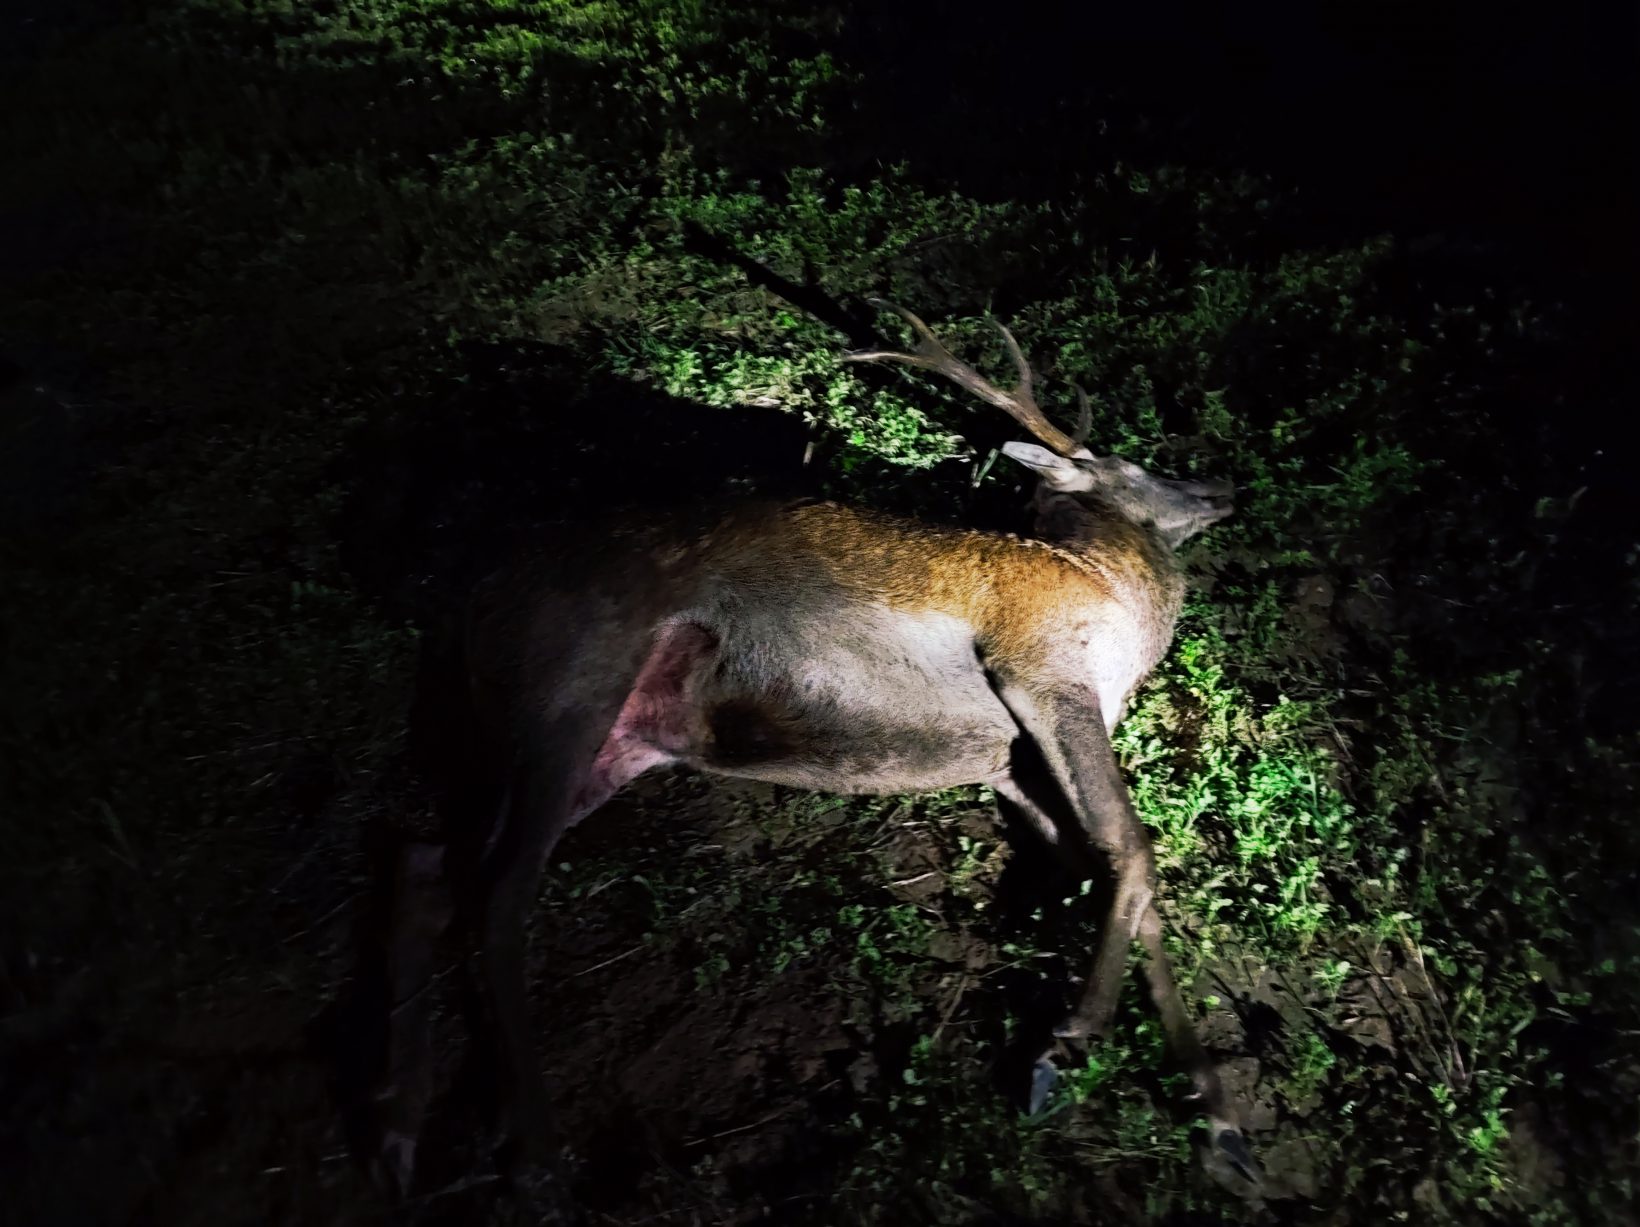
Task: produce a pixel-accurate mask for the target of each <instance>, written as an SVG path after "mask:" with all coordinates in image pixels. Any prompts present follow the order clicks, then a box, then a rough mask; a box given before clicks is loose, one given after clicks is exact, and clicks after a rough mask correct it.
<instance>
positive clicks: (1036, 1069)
mask: <svg viewBox="0 0 1640 1227" xmlns="http://www.w3.org/2000/svg"><path fill="white" fill-rule="evenodd" d="M1058 1085H1059V1071H1058V1070H1057V1069H1055V1068H1054V1063H1053V1062H1052V1061H1050V1060H1048V1058H1047V1057H1045V1056H1042V1057H1038V1058H1037V1059H1036V1063H1035V1064H1034V1065H1032V1066H1031V1089H1030V1092H1029V1093H1028V1094H1027V1095H1026V1097H1025V1115H1026V1116H1040V1115H1041V1114H1042V1109H1043V1108H1045V1107H1047V1106H1048V1098H1049V1096H1051V1095H1052V1094H1053V1089H1054V1087H1056V1086H1058Z"/></svg>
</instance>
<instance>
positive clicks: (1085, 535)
mask: <svg viewBox="0 0 1640 1227" xmlns="http://www.w3.org/2000/svg"><path fill="white" fill-rule="evenodd" d="M1056 514H1057V516H1058V518H1059V519H1060V520H1061V521H1062V523H1061V525H1060V527H1061V529H1062V530H1063V529H1065V528H1074V530H1075V531H1074V532H1073V533H1072V534H1071V535H1070V536H1069V537H1068V538H1067V539H1065V540H1063V541H1062V542H1060V543H1057V544H1050V543H1048V542H1046V541H1044V540H1040V539H1038V540H1029V539H1027V540H1021V539H1019V538H1017V537H1010V536H1003V535H1000V534H988V533H979V532H972V531H963V530H958V529H948V528H938V527H933V526H930V525H926V524H921V523H917V522H915V521H907V520H901V519H898V518H894V517H889V516H883V515H877V514H873V513H871V512H867V511H863V510H860V509H857V508H852V507H846V506H840V505H837V504H832V503H806V504H795V505H763V506H758V505H753V506H750V507H744V508H739V509H736V510H733V511H729V512H727V513H725V514H724V516H723V518H722V519H720V520H718V521H717V522H715V523H712V524H710V525H709V526H707V527H705V528H703V529H701V530H698V531H697V532H695V533H693V534H691V535H689V536H685V537H682V538H681V539H680V538H679V537H676V536H669V535H665V533H664V530H662V531H661V532H651V533H646V534H641V535H640V537H639V539H638V540H637V541H635V542H634V543H633V544H634V545H635V546H636V547H637V548H639V549H643V550H646V551H648V552H649V554H650V557H649V559H647V560H646V561H647V565H646V566H645V567H644V568H643V570H644V571H645V572H646V574H647V577H648V579H647V584H646V586H645V588H644V589H643V590H642V591H644V597H643V600H642V603H641V604H639V605H638V607H637V608H633V607H632V605H631V603H630V602H629V601H628V598H629V596H630V594H631V593H632V592H633V591H634V589H633V588H632V587H631V586H630V585H631V578H632V577H631V575H630V573H629V570H628V567H629V565H630V561H631V560H630V558H627V557H616V558H614V559H608V558H607V555H606V561H604V562H603V563H602V564H601V565H599V564H594V565H593V566H592V567H590V568H587V569H579V568H578V569H577V570H578V571H579V572H580V573H579V574H577V576H576V582H575V584H574V587H573V589H572V590H568V591H560V590H558V589H557V587H556V586H555V583H554V581H555V580H556V581H557V583H558V584H561V583H562V580H561V579H560V578H559V577H560V576H561V575H562V573H563V571H562V566H561V563H560V565H559V566H557V567H553V566H551V565H549V566H548V567H546V568H545V569H544V571H537V567H539V564H535V565H533V566H530V567H527V568H526V569H525V571H524V573H523V574H522V575H520V574H518V573H505V574H502V575H500V576H497V577H495V578H493V579H492V580H491V581H490V584H489V585H487V587H488V588H489V589H490V591H492V592H493V593H494V594H496V595H495V597H493V598H491V599H492V600H495V599H496V598H499V602H498V603H497V604H496V606H495V609H496V610H499V611H500V612H499V616H498V614H497V613H496V612H491V611H490V610H487V609H486V608H485V605H486V601H485V599H484V597H483V596H481V598H480V601H479V603H478V606H477V610H476V613H475V618H474V622H473V634H472V638H471V641H470V644H469V653H470V659H471V660H472V662H473V669H474V680H475V686H476V687H477V691H478V693H479V694H480V695H481V696H483V698H482V699H481V703H482V705H483V707H486V708H488V709H489V719H490V720H491V721H492V722H493V723H494V725H495V726H496V727H505V726H508V725H510V724H512V723H513V721H514V720H515V718H516V716H515V713H516V712H517V711H518V709H519V708H521V707H529V706H531V705H532V702H533V703H534V705H535V707H536V710H539V703H538V702H536V701H537V700H539V697H540V695H541V694H543V693H557V694H558V695H559V696H560V700H559V701H561V702H569V703H577V702H579V701H580V696H578V695H576V694H575V693H574V688H573V686H570V687H569V688H568V689H567V690H566V689H565V687H564V684H563V683H562V682H561V681H560V682H559V683H558V684H557V685H556V686H554V687H553V688H552V689H551V690H549V689H548V686H549V683H548V680H547V678H546V677H545V676H536V675H534V672H533V670H535V669H540V668H542V667H543V666H544V667H545V668H546V669H548V670H550V668H551V665H550V662H549V661H543V660H541V659H540V658H538V657H532V656H530V655H529V654H527V653H526V654H525V656H524V658H523V659H519V657H518V648H519V646H520V639H519V634H520V629H521V628H519V627H518V626H517V625H516V623H515V622H513V621H511V620H509V618H508V614H507V611H509V610H512V609H516V608H517V606H516V604H515V602H517V600H518V599H519V596H520V591H519V590H520V587H524V588H525V589H526V590H527V589H528V586H529V585H530V584H531V583H536V584H541V585H543V589H544V590H540V591H537V592H536V593H535V595H534V596H533V598H527V599H531V600H533V601H534V603H535V608H536V613H537V616H542V615H544V616H545V620H547V621H550V622H552V623H555V624H556V625H558V626H561V625H562V621H561V620H560V619H561V617H567V616H570V615H569V610H570V609H572V608H576V607H578V608H581V609H584V608H586V606H587V603H588V602H589V601H590V602H592V603H593V604H594V605H595V606H596V607H599V608H602V609H604V610H606V611H608V612H607V613H606V615H605V617H604V619H603V621H602V622H601V623H600V625H599V626H597V627H596V628H591V629H589V632H588V633H589V634H590V635H592V636H595V637H597V638H603V639H607V640H608V642H609V646H608V648H607V649H604V650H603V651H600V650H599V647H598V646H594V645H592V644H583V645H582V651H581V652H580V653H578V654H577V659H578V660H583V661H584V660H585V659H586V658H587V656H588V655H589V654H590V655H591V656H593V657H594V658H598V657H602V656H603V655H605V653H606V652H608V653H612V654H613V653H619V652H621V650H622V647H623V646H625V645H630V644H631V643H633V642H634V641H636V642H639V643H642V644H645V645H648V651H647V653H646V654H644V655H643V656H642V657H641V658H640V659H639V660H638V661H637V663H636V667H635V668H634V666H633V664H631V663H627V664H626V672H628V673H630V674H631V686H630V689H629V691H628V693H627V694H626V695H625V696H624V697H623V699H622V702H621V706H620V709H619V712H618V714H617V717H616V720H615V723H614V725H613V727H612V728H611V729H610V730H609V732H608V734H607V735H606V737H605V739H604V741H603V743H602V744H601V745H600V746H599V748H598V749H597V751H596V752H595V754H594V758H593V761H592V763H591V764H590V765H589V766H588V768H587V776H588V778H587V779H586V780H585V781H584V782H582V783H580V784H579V786H578V788H577V796H576V799H575V802H574V803H573V805H572V807H571V815H572V817H571V821H578V820H579V819H580V818H581V817H584V816H585V815H586V814H587V813H589V812H591V810H592V809H594V808H596V807H597V805H599V804H601V803H602V802H603V801H604V800H605V799H607V798H608V796H610V795H611V794H612V793H613V792H615V791H616V790H617V789H619V788H620V787H621V786H622V785H624V784H625V783H627V782H628V781H629V780H631V779H632V778H634V777H635V776H636V775H637V774H639V773H640V772H642V771H646V770H649V769H651V768H653V767H656V766H659V765H662V764H664V763H682V764H684V765H687V766H690V767H694V768H697V769H700V770H704V771H710V772H715V773H718V774H722V775H732V776H740V777H744V778H749V779H758V780H765V781H768V782H771V783H777V784H786V785H791V786H795V787H802V788H815V789H824V790H826V791H830V792H838V793H902V792H917V791H930V790H935V789H942V788H950V787H954V786H957V785H960V784H995V783H998V782H999V781H1006V779H1007V777H1008V775H1009V773H1010V770H1011V765H1010V756H1011V752H1012V749H1013V746H1014V743H1015V742H1016V741H1017V740H1018V738H1019V736H1020V732H1019V725H1018V723H1017V721H1016V720H1015V719H1014V717H1013V716H1012V715H1011V714H1010V713H1009V711H1008V709H1007V707H1006V706H1005V705H1004V704H1003V702H1002V701H1001V699H1000V698H999V697H998V695H997V692H996V689H995V688H994V686H993V685H992V682H991V680H990V675H991V671H993V670H995V669H997V668H998V667H1002V668H1007V667H1008V665H1009V663H1010V662H1012V661H1014V660H1016V659H1017V658H1019V657H1020V656H1022V655H1025V656H1034V655H1035V654H1037V653H1038V651H1039V648H1040V645H1041V644H1042V643H1043V642H1044V641H1047V640H1050V639H1051V640H1057V641H1064V642H1063V644H1062V647H1063V650H1064V653H1065V656H1066V658H1067V662H1068V665H1069V667H1070V668H1072V669H1073V670H1074V669H1075V667H1076V664H1077V658H1078V657H1080V658H1081V660H1080V663H1081V666H1082V668H1081V673H1082V680H1083V681H1085V683H1086V684H1087V685H1088V686H1090V687H1091V688H1092V689H1093V691H1094V692H1095V693H1096V694H1097V696H1098V700H1099V708H1100V711H1101V712H1102V713H1105V720H1106V725H1107V728H1110V727H1114V725H1115V723H1116V716H1117V713H1119V712H1120V711H1121V710H1122V709H1123V707H1124V705H1125V703H1126V700H1127V697H1128V695H1129V694H1130V693H1131V692H1132V690H1133V688H1134V687H1135V686H1136V685H1138V683H1139V682H1140V681H1142V680H1143V679H1144V677H1145V675H1146V674H1148V673H1149V671H1150V670H1151V668H1152V667H1153V666H1154V665H1155V663H1156V662H1157V660H1159V659H1160V657H1161V655H1162V653H1163V652H1164V651H1165V649H1166V646H1167V642H1168V639H1169V637H1170V635H1171V632H1172V623H1173V618H1174V615H1175V613H1176V611H1177V609H1178V604H1179V599H1180V596H1181V594H1182V590H1183V585H1182V581H1181V580H1180V579H1179V577H1178V575H1177V574H1176V572H1175V570H1174V568H1173V567H1172V566H1171V564H1170V562H1169V560H1168V559H1167V557H1166V553H1165V551H1164V550H1163V549H1161V547H1160V545H1159V543H1156V542H1153V541H1149V540H1147V539H1146V538H1145V536H1144V534H1143V533H1141V532H1138V531H1136V530H1135V529H1134V527H1133V526H1132V525H1131V524H1127V523H1125V522H1123V521H1122V520H1121V519H1120V517H1118V516H1115V515H1113V514H1110V513H1108V512H1107V513H1106V514H1104V515H1101V514H1099V511H1098V509H1091V508H1081V507H1076V508H1064V507H1061V508H1058V509H1056ZM600 535H601V534H600ZM645 538H647V539H645ZM532 573H533V574H532ZM557 610H563V611H564V613H563V614H562V615H560V614H558V613H557V612H556V611H557ZM548 611H554V612H548ZM525 633H527V632H525ZM560 633H561V632H560ZM600 646H601V645H600ZM625 659H626V660H627V661H628V662H630V660H631V656H630V651H629V650H628V652H627V654H626V658H625Z"/></svg>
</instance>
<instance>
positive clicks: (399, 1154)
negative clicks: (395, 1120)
mask: <svg viewBox="0 0 1640 1227" xmlns="http://www.w3.org/2000/svg"><path fill="white" fill-rule="evenodd" d="M415 1173H416V1139H415V1138H413V1137H410V1136H409V1135H408V1134H404V1133H400V1132H399V1131H398V1130H396V1129H387V1130H384V1131H383V1132H382V1135H381V1142H380V1144H379V1145H378V1146H377V1149H376V1155H375V1158H374V1159H373V1160H372V1161H371V1163H370V1174H371V1177H372V1179H373V1180H374V1181H375V1182H376V1186H377V1187H378V1188H380V1189H381V1190H382V1191H383V1192H384V1193H385V1194H386V1195H387V1196H389V1197H391V1198H393V1199H394V1200H401V1199H403V1198H405V1197H408V1196H409V1195H410V1181H411V1178H412V1177H413V1176H414V1175H415Z"/></svg>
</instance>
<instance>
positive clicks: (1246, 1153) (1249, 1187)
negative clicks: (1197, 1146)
mask: <svg viewBox="0 0 1640 1227" xmlns="http://www.w3.org/2000/svg"><path fill="white" fill-rule="evenodd" d="M1209 1128H1210V1129H1211V1131H1212V1145H1211V1148H1210V1149H1209V1152H1208V1155H1207V1163H1206V1166H1207V1170H1208V1174H1209V1175H1211V1176H1212V1177H1213V1179H1214V1181H1215V1182H1216V1183H1218V1184H1220V1185H1222V1186H1223V1187H1224V1188H1226V1189H1228V1190H1229V1191H1230V1192H1232V1193H1234V1194H1236V1195H1237V1196H1238V1197H1244V1198H1250V1199H1256V1198H1258V1197H1260V1196H1261V1195H1262V1192H1263V1182H1264V1177H1263V1173H1261V1172H1260V1171H1259V1168H1258V1163H1257V1162H1255V1161H1254V1159H1253V1151H1252V1148H1251V1147H1250V1146H1248V1145H1247V1138H1246V1137H1245V1135H1243V1133H1242V1131H1241V1130H1240V1129H1238V1128H1236V1127H1235V1126H1234V1125H1231V1124H1227V1123H1226V1122H1224V1121H1217V1120H1216V1121H1213V1122H1212V1123H1211V1125H1210V1126H1209Z"/></svg>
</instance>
